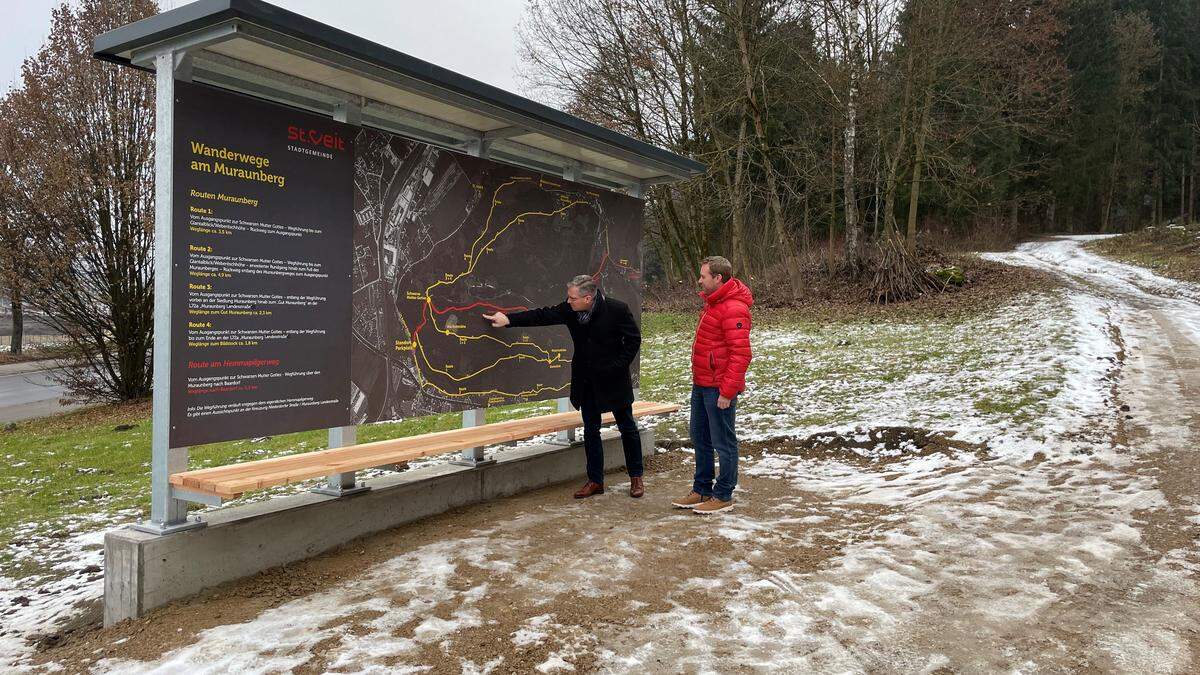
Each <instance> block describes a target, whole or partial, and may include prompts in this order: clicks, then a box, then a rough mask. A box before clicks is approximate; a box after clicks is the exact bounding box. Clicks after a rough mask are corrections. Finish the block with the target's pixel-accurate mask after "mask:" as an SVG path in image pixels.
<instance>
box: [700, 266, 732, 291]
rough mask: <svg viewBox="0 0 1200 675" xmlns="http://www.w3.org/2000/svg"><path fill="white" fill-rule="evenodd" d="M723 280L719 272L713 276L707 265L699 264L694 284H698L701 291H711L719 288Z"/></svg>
mask: <svg viewBox="0 0 1200 675" xmlns="http://www.w3.org/2000/svg"><path fill="white" fill-rule="evenodd" d="M724 282H725V280H724V279H723V278H722V277H721V275H720V274H718V275H717V276H715V277H714V276H713V275H712V272H711V271H709V269H708V265H701V266H700V278H699V279H697V280H696V284H697V285H699V286H700V290H701V291H702V292H704V293H712V292H713V291H715V290H717V289H718V288H720V287H721V284H722V283H724Z"/></svg>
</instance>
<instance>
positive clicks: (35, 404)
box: [0, 362, 75, 424]
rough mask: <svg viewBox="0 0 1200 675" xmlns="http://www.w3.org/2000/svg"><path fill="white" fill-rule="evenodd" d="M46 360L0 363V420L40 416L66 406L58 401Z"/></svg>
mask: <svg viewBox="0 0 1200 675" xmlns="http://www.w3.org/2000/svg"><path fill="white" fill-rule="evenodd" d="M47 365H48V364H46V363H38V362H33V363H14V364H10V365H5V366H0V424H7V423H9V422H16V421H18V420H24V419H29V418H31V417H43V416H45V415H53V414H55V413H59V412H63V411H65V410H69V409H71V408H73V407H75V406H64V405H61V404H60V403H59V402H58V399H59V398H61V397H62V396H63V394H64V389H63V387H62V386H61V385H58V384H55V383H54V382H53V380H52V379H51V372H50V371H49V370H46V366H47Z"/></svg>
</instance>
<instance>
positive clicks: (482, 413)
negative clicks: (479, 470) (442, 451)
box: [450, 408, 496, 467]
mask: <svg viewBox="0 0 1200 675" xmlns="http://www.w3.org/2000/svg"><path fill="white" fill-rule="evenodd" d="M486 413H487V411H486V409H484V408H473V409H471V410H464V411H463V414H462V425H463V427H464V428H466V427H478V426H482V425H483V424H484V423H485V421H484V420H485V418H486V416H487V415H486ZM450 463H451V464H457V465H458V466H469V467H479V466H487V465H488V464H495V463H496V460H494V459H484V457H483V448H482V447H478V448H467V449H466V450H463V451H462V455H461V456H459V458H458V459H455V460H451V462H450Z"/></svg>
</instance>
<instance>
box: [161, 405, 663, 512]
mask: <svg viewBox="0 0 1200 675" xmlns="http://www.w3.org/2000/svg"><path fill="white" fill-rule="evenodd" d="M676 410H679V406H678V405H674V404H668V403H653V402H649V401H637V402H635V403H634V410H633V414H634V416H635V417H645V416H648V415H661V414H665V413H670V412H675V411H676ZM612 421H613V417H612V414H611V413H609V414H606V415H604V417H603V423H605V424H609V423H612ZM581 424H582V417H581V415H580V413H579V412H574V411H572V412H564V413H553V414H550V415H541V416H538V417H532V418H525V419H519V420H508V421H505V422H493V423H491V424H485V425H481V426H477V427H464V428H461V429H451V430H448V431H434V432H429V433H425V434H420V435H417V436H407V437H404V438H395V439H388V440H383V441H375V442H372V443H363V444H360V445H352V446H346V447H342V448H329V449H326V450H316V451H313V452H307V453H303V454H298V455H288V456H286V457H272V458H270V459H262V460H255V461H252V462H243V463H241V464H233V465H229V466H222V467H211V468H207V469H197V470H195V471H184V472H180V473H176V474H172V475H171V478H170V481H171V484H172V485H176V486H179V487H182V488H186V489H188V490H194V491H197V492H203V493H206V494H212V495H216V496H219V497H223V498H227V499H228V498H233V497H236V496H238V495H240V494H241V493H243V492H247V491H250V490H257V489H263V488H268V487H273V486H276V485H286V484H288V483H295V482H299V481H303V480H308V479H311V478H319V477H321V476H327V475H331V474H336V473H345V472H349V471H357V470H361V469H367V468H370V467H373V466H379V465H382V464H393V463H396V462H403V461H409V460H413V459H418V458H421V457H428V456H431V455H440V454H445V453H448V452H454V451H456V450H464V449H466V448H472V447H477V446H484V445H495V444H499V443H507V442H511V441H515V440H521V439H525V438H531V437H533V436H538V435H541V434H546V433H553V432H556V431H563V430H566V429H571V428H575V427H578V426H581Z"/></svg>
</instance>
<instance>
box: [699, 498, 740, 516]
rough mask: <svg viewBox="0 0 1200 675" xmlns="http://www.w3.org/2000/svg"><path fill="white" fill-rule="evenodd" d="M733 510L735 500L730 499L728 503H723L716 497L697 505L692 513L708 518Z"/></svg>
mask: <svg viewBox="0 0 1200 675" xmlns="http://www.w3.org/2000/svg"><path fill="white" fill-rule="evenodd" d="M732 508H733V500H732V499H730V500H729V501H727V502H724V501H721V500H720V499H717V498H716V497H710V498H708V499H706V500H705V501H703V502H700V503H699V504H697V505H696V508H694V509H692V513H699V514H700V515H702V516H707V515H709V514H711V513H720V512H721V511H728V510H729V509H732Z"/></svg>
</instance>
